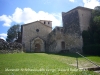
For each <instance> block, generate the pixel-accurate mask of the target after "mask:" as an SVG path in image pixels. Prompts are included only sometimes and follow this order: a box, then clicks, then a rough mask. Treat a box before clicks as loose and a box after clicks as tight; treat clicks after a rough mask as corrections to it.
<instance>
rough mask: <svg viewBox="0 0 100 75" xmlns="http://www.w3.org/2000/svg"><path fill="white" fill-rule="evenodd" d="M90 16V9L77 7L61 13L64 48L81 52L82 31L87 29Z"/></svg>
mask: <svg viewBox="0 0 100 75" xmlns="http://www.w3.org/2000/svg"><path fill="white" fill-rule="evenodd" d="M90 18H91V9H88V8H84V7H77V8H75V9H72V10H70V11H69V12H66V13H64V12H63V13H62V20H63V27H64V34H65V42H66V48H67V49H69V50H70V51H73V52H75V51H79V52H82V46H83V39H82V31H83V30H87V29H88V27H89V22H90Z"/></svg>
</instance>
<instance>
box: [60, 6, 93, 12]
mask: <svg viewBox="0 0 100 75" xmlns="http://www.w3.org/2000/svg"><path fill="white" fill-rule="evenodd" d="M77 9H83V10H89V11H92V10H93V9H90V8H86V7H82V6H78V7H76V8H74V9H72V10H70V11H68V12H62V13H69V12H71V11H74V10H77Z"/></svg>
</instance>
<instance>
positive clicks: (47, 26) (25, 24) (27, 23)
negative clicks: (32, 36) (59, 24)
mask: <svg viewBox="0 0 100 75" xmlns="http://www.w3.org/2000/svg"><path fill="white" fill-rule="evenodd" d="M36 22H38V23H41V22H40V21H35V22H31V23H27V24H23V25H22V26H26V25H29V24H32V23H36ZM41 24H42V25H45V24H43V23H41ZM45 26H47V27H50V26H48V25H45ZM50 28H52V27H50Z"/></svg>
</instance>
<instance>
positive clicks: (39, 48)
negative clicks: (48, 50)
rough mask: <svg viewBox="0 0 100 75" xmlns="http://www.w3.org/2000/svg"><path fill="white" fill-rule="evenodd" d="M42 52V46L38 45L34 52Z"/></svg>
mask: <svg viewBox="0 0 100 75" xmlns="http://www.w3.org/2000/svg"><path fill="white" fill-rule="evenodd" d="M40 51H41V45H40V44H36V45H35V51H34V52H40Z"/></svg>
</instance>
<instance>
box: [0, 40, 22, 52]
mask: <svg viewBox="0 0 100 75" xmlns="http://www.w3.org/2000/svg"><path fill="white" fill-rule="evenodd" d="M15 50H16V51H15ZM12 52H22V44H21V43H17V42H10V43H8V42H6V41H5V40H3V39H0V53H12Z"/></svg>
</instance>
